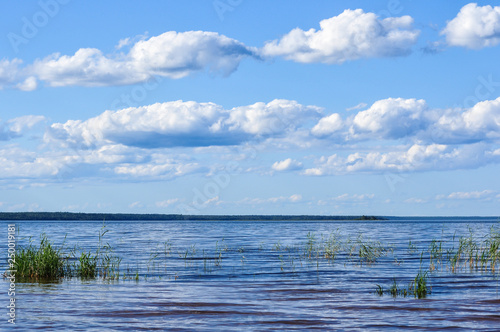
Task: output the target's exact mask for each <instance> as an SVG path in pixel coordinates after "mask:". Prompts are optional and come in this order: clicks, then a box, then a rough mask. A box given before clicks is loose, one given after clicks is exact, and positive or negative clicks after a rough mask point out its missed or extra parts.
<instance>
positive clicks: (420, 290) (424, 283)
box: [375, 271, 432, 299]
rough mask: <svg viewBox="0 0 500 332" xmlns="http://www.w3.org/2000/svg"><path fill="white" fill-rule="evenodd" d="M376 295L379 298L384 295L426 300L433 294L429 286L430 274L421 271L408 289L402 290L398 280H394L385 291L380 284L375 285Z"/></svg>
mask: <svg viewBox="0 0 500 332" xmlns="http://www.w3.org/2000/svg"><path fill="white" fill-rule="evenodd" d="M375 286H376V289H375V293H376V294H377V295H379V296H382V295H384V294H387V295H391V296H392V297H398V296H402V297H407V296H414V297H416V298H418V299H424V298H426V297H427V295H429V294H431V289H432V287H430V286H429V273H428V272H427V271H425V272H423V271H419V272H418V273H417V275H416V277H415V279H413V280H412V281H411V282H410V283H409V285H408V287H407V288H404V287H403V288H402V287H400V286H399V285H398V282H397V280H396V278H394V279H393V283H392V285H391V287H389V288H388V289H387V290H384V288H383V287H382V286H380V285H379V284H377V285H375Z"/></svg>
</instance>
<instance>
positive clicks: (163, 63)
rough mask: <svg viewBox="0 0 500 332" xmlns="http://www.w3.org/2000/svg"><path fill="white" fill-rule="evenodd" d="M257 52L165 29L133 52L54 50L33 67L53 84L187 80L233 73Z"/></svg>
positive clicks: (210, 36) (215, 37)
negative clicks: (195, 74)
mask: <svg viewBox="0 0 500 332" xmlns="http://www.w3.org/2000/svg"><path fill="white" fill-rule="evenodd" d="M254 53H255V52H254V51H253V50H252V49H251V48H249V47H246V46H245V45H243V44H242V43H240V42H238V41H236V40H234V39H231V38H228V37H226V36H223V35H219V34H218V33H215V32H206V31H187V32H175V31H169V32H165V33H163V34H161V35H159V36H155V37H151V38H149V39H147V40H140V41H138V42H136V43H135V44H134V45H133V46H132V47H131V49H130V50H129V52H128V53H126V54H125V53H119V54H114V55H112V56H107V55H104V54H103V53H102V51H100V50H98V49H95V48H82V49H79V50H78V51H77V52H76V53H75V54H74V55H72V56H68V55H60V54H53V55H51V56H49V57H46V58H44V59H41V60H37V61H35V63H34V64H33V66H32V67H31V70H32V72H33V73H35V74H36V76H37V77H38V78H39V79H40V80H42V81H45V82H48V84H49V85H51V86H67V85H83V86H103V85H123V84H134V83H138V82H143V81H146V80H148V79H150V78H152V77H154V76H162V77H169V78H181V77H185V76H187V75H189V74H190V73H192V72H196V71H203V70H205V69H207V68H208V70H210V71H212V72H220V73H222V74H223V75H228V74H230V73H231V72H233V71H234V70H236V68H237V67H238V65H239V63H240V61H241V60H242V59H243V58H244V57H246V56H254Z"/></svg>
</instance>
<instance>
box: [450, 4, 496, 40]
mask: <svg viewBox="0 0 500 332" xmlns="http://www.w3.org/2000/svg"><path fill="white" fill-rule="evenodd" d="M441 34H442V35H445V37H446V41H447V43H448V45H450V46H461V47H466V48H470V49H480V48H484V47H490V46H496V45H498V44H499V43H500V6H495V7H492V6H489V5H487V6H482V7H481V6H478V5H477V4H476V3H469V4H467V5H465V6H464V7H462V9H461V10H460V12H459V13H458V15H457V16H456V17H455V18H454V19H452V20H451V21H449V22H448V23H447V24H446V27H445V28H444V29H443V30H442V31H441Z"/></svg>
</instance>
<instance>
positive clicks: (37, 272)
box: [14, 234, 70, 280]
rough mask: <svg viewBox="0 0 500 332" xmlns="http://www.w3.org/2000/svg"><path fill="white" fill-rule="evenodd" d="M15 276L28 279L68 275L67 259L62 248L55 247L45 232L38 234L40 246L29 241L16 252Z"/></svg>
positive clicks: (55, 277) (54, 277)
mask: <svg viewBox="0 0 500 332" xmlns="http://www.w3.org/2000/svg"><path fill="white" fill-rule="evenodd" d="M14 266H15V270H16V271H17V273H16V276H17V277H20V278H22V279H23V278H28V279H36V280H38V279H57V278H62V277H65V276H68V275H69V274H70V271H69V269H68V264H67V259H66V258H65V257H64V255H63V253H62V249H60V248H59V249H57V248H55V247H54V246H53V245H52V243H51V242H50V241H49V240H48V238H47V236H46V235H45V234H42V235H41V236H40V246H39V247H36V246H34V245H33V244H32V243H31V240H30V244H29V245H28V246H27V247H25V248H22V247H21V248H19V249H18V251H17V253H16V260H15V265H14Z"/></svg>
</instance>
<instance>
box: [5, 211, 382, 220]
mask: <svg viewBox="0 0 500 332" xmlns="http://www.w3.org/2000/svg"><path fill="white" fill-rule="evenodd" d="M0 220H68V221H70V220H82V221H85V220H88V221H91V220H105V221H128V220H144V221H148V220H149V221H153V220H154V221H157V220H165V221H171V220H201V221H226V220H227V221H229V220H237V221H273V220H274V221H300V220H317V221H321V220H386V219H385V218H383V217H375V216H308V215H184V214H131V213H72V212H0Z"/></svg>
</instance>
